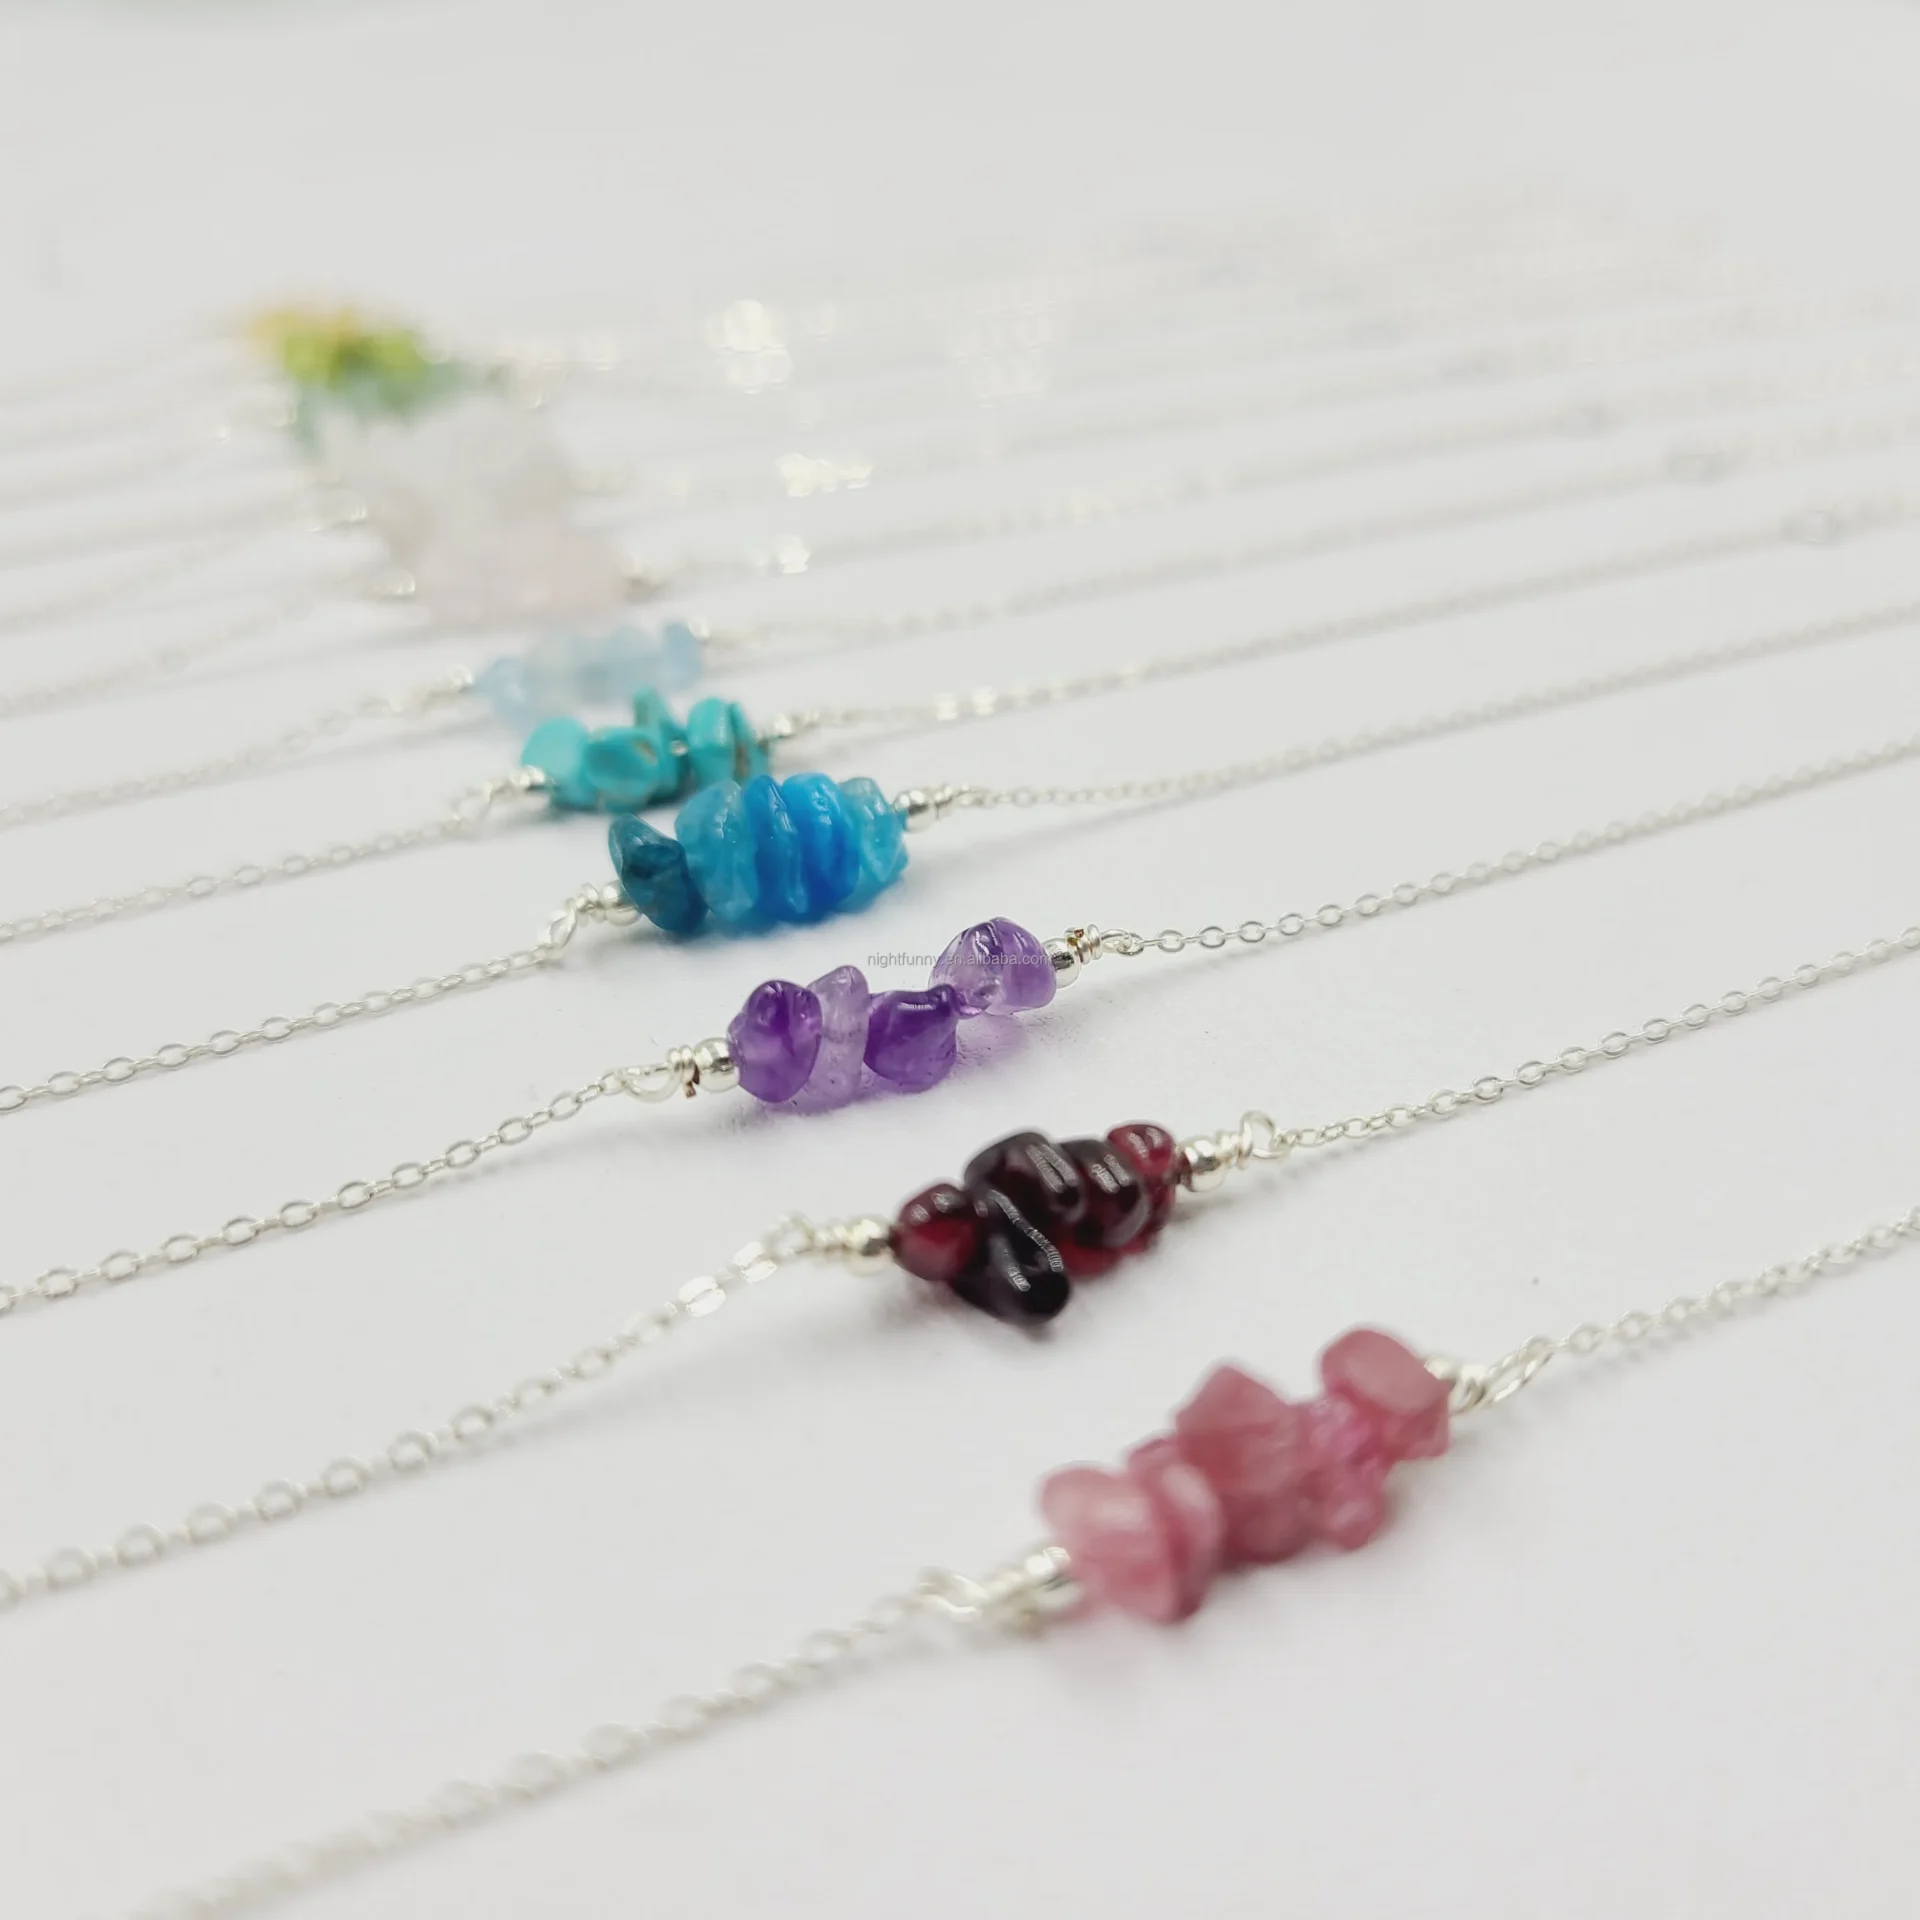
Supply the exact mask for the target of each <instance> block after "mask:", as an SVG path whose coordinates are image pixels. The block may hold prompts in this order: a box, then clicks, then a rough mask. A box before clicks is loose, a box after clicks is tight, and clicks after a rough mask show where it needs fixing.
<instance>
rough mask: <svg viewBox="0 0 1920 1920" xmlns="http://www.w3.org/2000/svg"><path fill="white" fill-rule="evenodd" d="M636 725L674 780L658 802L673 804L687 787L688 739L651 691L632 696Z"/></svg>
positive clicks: (665, 788)
mask: <svg viewBox="0 0 1920 1920" xmlns="http://www.w3.org/2000/svg"><path fill="white" fill-rule="evenodd" d="M633 724H634V725H635V726H636V727H638V728H639V729H640V730H641V732H643V733H645V734H646V735H647V736H648V737H649V738H650V739H651V740H652V741H653V743H654V745H655V747H656V748H657V749H658V751H659V753H660V764H661V765H662V766H663V767H664V768H666V769H667V771H668V773H669V774H671V776H672V778H671V780H670V782H669V783H668V784H667V785H666V786H664V787H663V788H662V789H661V790H660V792H658V793H657V794H655V795H654V798H655V799H656V800H670V799H672V798H673V796H674V795H675V794H677V793H680V792H682V791H683V790H684V789H685V787H686V784H687V736H686V733H685V731H684V729H683V728H682V727H681V725H680V722H679V721H678V720H676V719H675V718H674V717H673V709H672V708H671V707H670V706H668V705H667V703H666V701H665V700H663V699H662V698H661V697H660V695H659V694H658V693H656V692H655V691H654V689H653V688H652V687H642V688H640V689H639V691H638V692H636V693H635V694H634V696H633Z"/></svg>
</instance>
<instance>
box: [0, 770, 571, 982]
mask: <svg viewBox="0 0 1920 1920" xmlns="http://www.w3.org/2000/svg"><path fill="white" fill-rule="evenodd" d="M531 771H532V770H531V769H527V768H521V769H520V770H519V771H517V772H515V773H511V774H502V775H500V776H498V777H497V778H495V779H492V780H484V781H481V782H480V783H479V784H478V785H476V786H472V787H469V788H467V789H466V790H465V791H463V792H462V793H460V794H457V795H456V796H455V797H454V799H453V800H452V801H451V802H450V803H449V804H448V805H447V807H446V808H445V809H444V810H443V811H442V812H440V813H437V814H435V815H434V817H433V818H432V819H431V820H422V821H419V822H417V823H415V824H414V825H412V826H408V827H396V828H392V829H390V830H388V831H387V832H384V833H377V834H374V835H373V836H372V837H371V838H369V839H366V840H345V841H336V842H335V843H334V844H333V845H331V846H327V847H323V848H321V849H319V850H318V851H317V852H313V853H289V854H285V855H283V856H282V857H281V858H280V859H278V860H272V861H267V862H264V863H262V862H258V861H245V862H243V863H242V864H241V865H239V866H237V867H230V868H228V869H227V870H226V871H225V872H223V873H200V874H195V875H193V876H192V877H191V878H189V879H186V880H178V881H174V882H172V883H170V884H168V885H165V886H150V887H138V888H135V889H134V890H133V891H132V892H130V893H109V894H102V895H100V896H99V898H97V899H94V900H86V901H82V902H81V903H80V904H79V905H77V906H71V907H50V908H48V909H47V910H46V911H44V912H41V913H32V914H27V915H24V916H23V917H22V918H20V919H18V920H0V947H4V946H6V945H8V944H9V943H10V942H13V941H16V940H31V939H37V938H40V937H43V936H44V935H47V934H50V933H61V932H65V931H67V930H68V929H70V928H73V927H91V926H99V925H101V924H102V923H103V922H105V921H108V920H117V919H121V918H123V917H124V916H125V915H127V914H132V913H150V912H152V911H154V910H155V909H157V908H160V907H168V906H178V905H182V904H185V903H187V902H191V901H199V900H213V899H218V898H219V897H221V896H222V895H225V894H231V893H250V892H253V891H254V890H256V889H257V888H260V887H263V886H271V885H274V884H276V883H279V882H282V881H287V880H303V879H305V878H306V877H307V876H308V875H310V874H315V873H334V872H337V871H339V869H340V868H342V867H350V866H353V865H355V864H357V863H358V862H360V861H363V860H382V859H385V858H386V857H387V856H389V855H390V854H396V853H405V852H407V851H409V850H410V849H412V848H414V847H426V846H434V845H437V844H438V843H440V842H441V841H444V840H453V839H458V838H459V837H461V836H462V835H464V834H469V833H472V832H473V831H474V830H475V829H476V828H478V827H479V826H480V825H481V824H482V823H483V822H484V821H485V820H486V819H487V818H488V817H489V816H490V815H491V814H492V812H493V810H494V808H495V806H496V805H498V803H499V802H500V801H502V800H505V799H509V798H514V797H521V796H527V795H532V794H536V793H539V792H540V791H542V790H543V783H541V782H539V781H537V780H536V779H534V778H530V777H529V775H530V773H531Z"/></svg>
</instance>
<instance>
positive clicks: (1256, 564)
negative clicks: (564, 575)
mask: <svg viewBox="0 0 1920 1920" xmlns="http://www.w3.org/2000/svg"><path fill="white" fill-rule="evenodd" d="M1786 464H1787V463H1785V462H1782V463H1781V466H1782V468H1784V466H1785V465H1786ZM1711 477H1712V475H1711V474H1710V473H1708V472H1706V471H1704V470H1702V471H1701V472H1700V473H1699V474H1697V475H1696V474H1693V473H1690V472H1686V471H1678V472H1676V473H1675V474H1674V475H1673V478H1674V479H1675V480H1676V481H1677V482H1683V483H1686V484H1695V485H1697V484H1699V480H1700V479H1701V478H1711ZM1529 510H1530V509H1529ZM1913 512H1914V500H1913V497H1912V496H1909V495H1907V494H1904V493H1900V492H1897V491H1893V490H1885V491H1882V492H1879V493H1876V494H1874V495H1871V496H1865V495H1862V496H1856V497H1851V498H1846V499H1836V500H1834V501H1832V502H1829V503H1825V504H1814V505H1811V506H1809V507H1807V508H1805V509H1803V510H1801V511H1800V512H1798V513H1791V514H1787V515H1785V516H1783V517H1778V518H1774V519H1770V520H1768V521H1766V522H1765V523H1764V524H1762V525H1760V526H1758V527H1751V528H1747V529H1742V530H1739V531H1733V532H1721V533H1710V534H1700V535H1695V536H1692V537H1690V538H1688V539H1685V540H1678V541H1669V542H1666V543H1664V544H1661V545H1658V546H1650V547H1639V548H1636V549H1634V550H1633V551H1632V552H1629V553H1624V554H1619V555H1615V556H1612V557H1610V558H1601V559H1598V560H1583V561H1576V562H1574V563H1573V564H1571V565H1569V566H1565V567H1559V568H1551V569H1542V570H1540V571H1537V572H1534V573H1530V574H1526V575H1523V576H1521V577H1519V578H1518V579H1508V580H1504V581H1500V582H1496V583H1482V584H1480V585H1478V586H1474V587H1468V588H1461V589H1456V590H1453V591H1450V592H1448V593H1444V594H1435V595H1432V596H1429V597H1427V598H1425V599H1420V600H1413V601H1402V602H1398V603H1396V604H1394V605H1391V606H1387V607H1381V608H1373V609H1369V610H1367V611H1365V612H1362V613H1357V614H1348V615H1345V616H1342V617H1340V618H1338V619H1334V620H1329V621H1314V622H1311V623H1309V624H1308V625H1306V626H1304V627H1299V628H1290V629H1283V630H1282V632H1281V633H1279V634H1276V635H1274V636H1272V637H1271V638H1269V639H1268V640H1266V641H1265V642H1263V643H1261V644H1260V651H1261V652H1263V653H1282V652H1288V651H1292V650H1294V649H1296V648H1298V647H1302V646H1315V645H1320V644H1322V643H1323V642H1324V641H1326V640H1336V639H1346V638H1357V637H1359V636H1360V635H1363V634H1375V633H1390V632H1394V631H1396V630H1398V629H1400V628H1403V627H1408V626H1416V625H1420V624H1423V623H1425V622H1427V621H1433V620H1443V619H1449V618H1452V617H1453V616H1455V615H1457V614H1462V613H1477V612H1483V611H1487V610H1490V609H1493V608H1497V607H1507V606H1513V605H1515V604H1518V603H1519V602H1522V601H1525V600H1530V599H1537V598H1540V597H1542V596H1544V595H1548V594H1554V593H1564V592H1571V591H1577V590H1579V589H1581V588H1584V587H1588V586H1607V585H1611V584H1614V583H1616V582H1619V581H1624V580H1634V579H1643V578H1645V577H1646V576H1647V575H1649V574H1653V573H1660V572H1664V571H1666V570H1668V569H1670V568H1674V567H1684V566H1693V565H1701V564H1705V563H1708V562H1711V561H1716V560H1723V559H1737V558H1739V557H1741V556H1742V555H1745V554H1750V553H1763V552H1766V551H1768V550H1769V549H1772V548H1775V547H1778V546H1780V545H1782V544H1786V545H1789V546H1793V545H1802V546H1821V545H1826V544H1829V543H1831V542H1833V541H1835V540H1838V539H1842V538H1844V537H1846V536H1847V535H1849V534H1851V533H1856V532H1861V531H1865V530H1866V529H1868V528H1869V527H1872V526H1875V525H1882V524H1886V523H1887V522H1889V521H1893V520H1902V519H1906V518H1909V517H1910V516H1911V515H1912V513H1913ZM1300 539H1301V536H1300V535H1299V534H1297V533H1291V532H1290V533H1285V534H1281V535H1278V536H1273V537H1268V538H1264V539H1260V540H1249V541H1240V542H1237V543H1235V544H1233V545H1231V546H1224V547H1210V548H1204V549H1198V550H1194V551H1190V552H1187V553H1179V554H1168V555H1164V556H1162V557H1161V558H1158V559H1154V560H1145V561H1140V562H1137V563H1135V564H1133V565H1129V566H1125V567H1116V568H1112V569H1109V570H1107V571H1104V572H1100V573H1092V574H1080V575H1075V576H1072V577H1070V578H1063V579H1059V580H1050V581H1043V582H1041V583H1040V584H1039V585H1037V586H1032V587H1022V588H1016V589H1013V590H1011V591H1009V592H1007V593H1003V594H995V595H992V596H988V597H984V598H981V599H978V600H968V601H953V602H949V603H947V604H946V605H943V606H933V607H924V608H921V609H919V610H918V611H917V612H912V613H892V614H883V615H874V616H872V617H857V618H855V617H849V618H834V619H831V620H813V621H809V622H806V623H805V624H804V625H802V624H801V623H798V622H796V623H794V624H792V625H791V626H788V625H784V624H770V623H767V622H761V623H759V624H757V625H752V626H740V627H729V628H727V629H725V630H724V631H722V632H720V633H717V634H716V635H715V638H716V639H717V640H720V641H723V642H725V643H727V644H729V645H734V646H738V647H740V648H742V649H743V650H745V649H750V648H753V647H756V646H760V645H764V644H765V643H766V642H768V641H771V640H774V639H777V638H778V637H779V636H780V635H782V634H800V633H804V634H807V635H809V636H811V637H813V638H814V639H815V640H820V639H825V640H828V641H839V642H841V643H842V647H841V648H834V649H831V650H832V651H840V650H843V649H844V648H847V647H861V646H883V645H886V644H888V643H889V642H892V641H896V640H912V639H922V638H926V637H928V636H931V635H934V634H940V633H947V632H951V631H953V630H955V629H959V628H966V627H985V626H993V625H995V624H997V623H999V622H1001V621H1007V620H1017V619H1023V618H1026V617H1028V616H1030V615H1034V614H1044V613H1053V612H1057V611H1060V610H1061V609H1063V608H1067V607H1074V606H1081V605H1084V604H1086V603H1088V602H1090V601H1095V600H1106V599H1113V598H1117V597H1119V596H1121V595H1123V594H1128V593H1139V592H1146V591H1153V590H1158V589H1161V588H1165V587H1173V586H1183V585H1186V584H1189V583H1191V582H1193V581H1196V580H1206V579H1210V578H1215V577H1219V576H1222V575H1226V574H1232V573H1243V572H1252V571H1256V570H1257V569H1259V568H1261V567H1267V566H1273V565H1276V564H1279V563H1281V562H1283V561H1286V560H1289V559H1292V558H1295V557H1298V551H1299V543H1300ZM1302 636H1306V637H1302ZM828 650H829V649H825V648H822V649H820V651H822V652H826V651H828Z"/></svg>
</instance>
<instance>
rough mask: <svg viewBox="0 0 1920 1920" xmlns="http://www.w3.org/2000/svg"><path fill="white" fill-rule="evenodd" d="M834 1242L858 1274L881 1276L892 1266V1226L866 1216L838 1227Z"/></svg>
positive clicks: (863, 1215)
mask: <svg viewBox="0 0 1920 1920" xmlns="http://www.w3.org/2000/svg"><path fill="white" fill-rule="evenodd" d="M834 1240H835V1243H836V1245H837V1247H838V1250H839V1252H840V1255H841V1257H842V1258H843V1259H844V1260H845V1261H846V1263H847V1265H848V1266H849V1267H851V1268H852V1270H853V1271H854V1272H855V1273H878V1272H879V1271H880V1270H881V1269H882V1268H883V1267H890V1266H892V1265H893V1222H892V1221H890V1220H882V1219H880V1218H879V1217H878V1216H877V1215H875V1214H871V1213H866V1214H862V1215H861V1216H860V1217H859V1218H858V1219H856V1220H843V1221H841V1222H840V1223H839V1224H838V1227H837V1228H836V1230H835V1233H834Z"/></svg>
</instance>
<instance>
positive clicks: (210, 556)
mask: <svg viewBox="0 0 1920 1920" xmlns="http://www.w3.org/2000/svg"><path fill="white" fill-rule="evenodd" d="M260 532H261V529H260V528H258V527H248V528H246V529H244V530H243V531H241V532H239V533H229V534H226V535H224V536H222V537H221V538H218V539H214V540H205V541H201V542H200V543H199V544H197V545H195V546H192V547H189V548H187V549H185V550H184V551H176V552H170V553H165V554H162V555H161V556H160V557H159V558H157V559H153V560H148V561H145V562H143V563H142V564H141V565H139V566H134V567H123V568H120V569H117V570H116V571H115V572H113V573H112V574H110V575H108V576H107V577H106V578H105V579H97V580H89V581H88V582H87V583H86V584H85V585H84V586H78V587H69V588H67V589H65V590H64V591H63V592H60V593H55V594H50V595H48V596H46V597H45V598H43V599H39V600H32V601H29V602H27V604H25V605H24V606H8V607H4V608H0V634H9V633H24V632H27V631H29V630H36V631H37V630H41V629H46V628H51V627H53V626H55V625H57V624H59V623H61V622H63V621H67V620H71V619H73V618H75V617H76V616H82V615H86V614H90V613H96V612H98V611H99V610H100V609H101V608H102V607H110V606H114V605H116V604H118V603H119V602H121V601H125V600H132V599H135V598H137V597H138V596H139V595H140V594H143V593H145V592H147V591H148V590H149V589H150V588H154V587H164V586H167V585H169V584H171V583H172V582H173V581H176V580H179V579H182V578H184V577H185V576H186V575H188V574H191V573H194V572H197V571H198V570H199V569H200V568H202V567H208V566H212V565H213V564H214V563H215V562H216V561H219V560H224V559H225V558H226V557H227V555H228V554H231V553H237V552H239V551H240V549H241V548H243V547H245V546H247V545H248V544H250V543H251V542H252V541H253V540H255V539H256V538H258V537H259V535H260Z"/></svg>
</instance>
